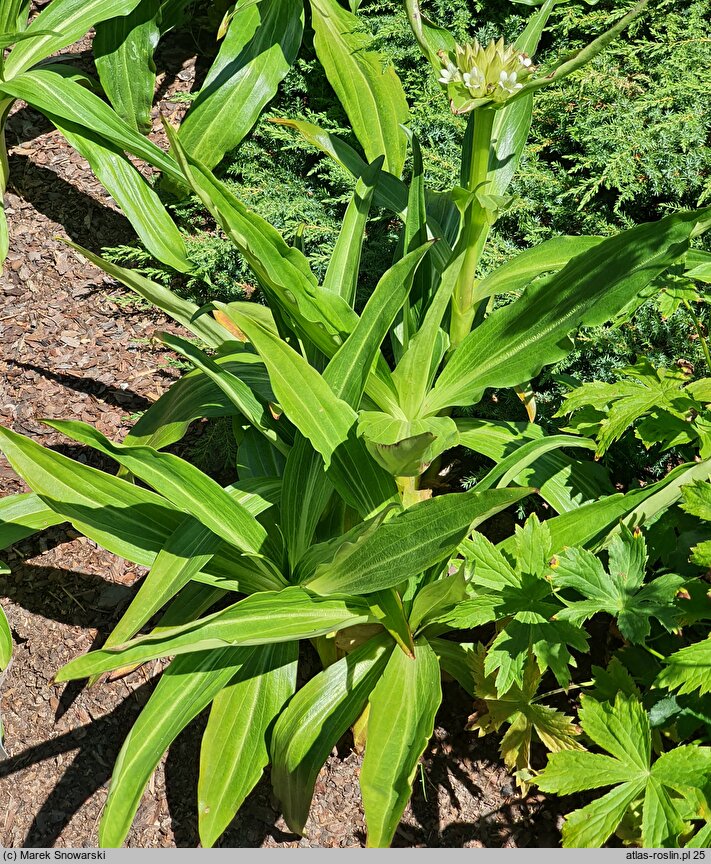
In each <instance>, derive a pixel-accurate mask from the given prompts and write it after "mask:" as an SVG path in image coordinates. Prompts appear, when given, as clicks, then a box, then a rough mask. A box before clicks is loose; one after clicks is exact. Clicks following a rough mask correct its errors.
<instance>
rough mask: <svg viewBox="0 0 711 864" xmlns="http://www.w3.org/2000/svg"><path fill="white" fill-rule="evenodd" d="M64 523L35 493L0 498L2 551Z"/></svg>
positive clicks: (0, 544) (0, 541)
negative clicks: (39, 532) (52, 526)
mask: <svg viewBox="0 0 711 864" xmlns="http://www.w3.org/2000/svg"><path fill="white" fill-rule="evenodd" d="M63 521H64V519H62V517H61V516H60V515H59V514H58V513H56V512H55V511H54V510H52V508H51V507H48V506H47V505H46V504H45V503H44V502H43V501H42V499H41V498H39V497H38V496H37V495H35V494H34V493H33V492H24V493H21V494H19V495H7V496H6V497H5V498H0V549H7V547H8V546H12V545H13V543H18V542H19V541H20V540H24V539H25V537H31V536H32V535H33V534H35V533H37V532H38V531H43V530H44V529H45V528H49V527H50V526H51V525H59V524H61V523H62V522H63Z"/></svg>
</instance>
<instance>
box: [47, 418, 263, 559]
mask: <svg viewBox="0 0 711 864" xmlns="http://www.w3.org/2000/svg"><path fill="white" fill-rule="evenodd" d="M47 424H48V425H49V426H51V427H52V428H53V429H57V431H59V432H62V433H63V434H65V435H67V436H68V437H69V438H72V439H74V440H75V441H80V442H81V443H82V444H87V445H88V446H89V447H94V448H95V449H96V450H99V451H100V452H101V453H105V454H106V455H107V456H110V457H111V458H112V459H115V460H116V461H117V462H118V463H119V464H120V465H123V467H124V468H127V469H128V470H129V471H130V472H131V473H132V474H134V475H135V476H136V477H140V478H141V479H142V480H143V481H144V482H146V483H148V484H149V485H151V486H153V488H154V489H156V491H158V492H160V493H161V494H162V495H164V496H165V497H166V498H167V499H168V500H169V501H171V503H173V504H174V505H175V506H176V507H179V508H181V509H183V510H185V512H189V513H190V514H191V515H192V516H194V517H195V518H196V519H197V520H199V521H200V522H202V523H203V525H205V526H206V527H208V528H210V530H211V531H214V533H215V534H216V535H217V536H218V537H221V538H222V539H223V540H224V541H225V542H226V543H230V544H232V545H233V546H235V547H236V548H237V549H239V550H240V551H243V552H248V553H250V554H252V555H261V554H262V551H261V550H262V549H263V547H264V545H265V542H266V532H265V530H264V528H262V526H261V525H260V524H259V523H258V522H257V521H256V520H255V519H254V517H253V516H252V515H251V514H250V513H249V512H248V511H247V510H246V509H245V508H244V507H242V505H241V504H239V503H238V502H237V501H236V500H235V499H234V498H232V497H231V496H230V495H229V494H228V493H227V492H226V491H225V490H224V489H223V488H222V487H221V486H220V485H219V484H218V483H216V482H215V481H214V480H212V479H211V478H210V477H208V476H207V474H203V472H202V471H200V469H199V468H196V467H195V466H194V465H191V464H190V463H189V462H186V461H185V460H184V459H181V458H180V457H178V456H173V455H172V454H171V453H162V452H160V451H158V450H153V449H152V448H150V447H139V446H130V447H127V446H126V445H124V444H114V443H113V442H111V441H109V439H108V438H106V437H105V436H104V435H102V434H101V433H100V432H98V431H97V430H96V429H94V427H93V426H89V424H88V423H81V422H79V421H73V420H51V421H47Z"/></svg>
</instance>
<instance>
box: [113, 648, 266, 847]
mask: <svg viewBox="0 0 711 864" xmlns="http://www.w3.org/2000/svg"><path fill="white" fill-rule="evenodd" d="M258 650H260V649H258V648H224V647H223V648H222V650H218V651H203V652H200V653H199V654H188V655H187V656H185V657H177V658H176V659H175V660H173V662H172V663H171V664H170V666H169V667H168V668H167V669H166V671H165V672H164V673H163V676H162V677H161V680H160V681H159V682H158V686H157V687H156V689H155V690H154V692H153V694H152V695H151V698H150V699H149V700H148V702H147V703H146V707H145V708H144V709H143V711H142V712H141V714H140V715H139V717H138V719H137V720H136V722H135V723H134V724H133V727H132V728H131V731H130V732H129V733H128V736H127V738H126V740H125V741H124V743H123V746H122V747H121V751H120V753H119V755H118V758H117V759H116V765H115V766H114V773H113V775H112V777H111V787H110V789H109V797H108V798H107V800H106V804H105V805H104V811H103V814H102V817H101V824H100V826H99V842H100V843H101V845H102V846H106V847H109V848H116V847H119V846H121V844H122V843H123V841H124V840H125V838H126V835H127V834H128V831H129V828H130V827H131V822H132V821H133V817H134V815H135V813H136V810H137V809H138V805H139V803H140V801H141V795H142V794H143V790H144V789H145V788H146V784H147V783H148V780H149V779H150V776H151V774H152V773H153V771H154V770H155V768H156V766H157V765H158V762H159V761H160V759H161V756H162V755H163V753H165V751H166V750H167V748H168V747H169V746H170V744H172V743H173V741H174V740H175V738H177V736H178V735H179V734H180V732H181V731H182V730H183V729H184V728H185V727H186V726H187V725H188V723H190V722H191V720H194V719H195V717H197V715H198V714H199V713H200V712H201V711H202V710H203V708H205V707H206V706H207V705H209V704H210V702H211V701H212V700H213V699H214V698H215V696H216V695H217V694H218V693H219V692H220V690H222V688H223V687H225V686H226V685H227V684H228V683H229V682H230V680H231V679H233V678H234V677H235V675H236V674H238V673H239V671H240V669H241V668H242V667H243V666H244V665H245V663H246V662H247V661H248V660H249V658H250V656H251V655H252V653H253V652H254V651H258Z"/></svg>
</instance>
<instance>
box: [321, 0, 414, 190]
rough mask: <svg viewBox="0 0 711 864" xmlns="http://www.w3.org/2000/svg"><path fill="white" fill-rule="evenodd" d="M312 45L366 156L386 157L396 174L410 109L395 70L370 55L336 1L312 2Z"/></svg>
mask: <svg viewBox="0 0 711 864" xmlns="http://www.w3.org/2000/svg"><path fill="white" fill-rule="evenodd" d="M310 2H311V21H312V26H313V28H314V33H315V37H314V47H315V48H316V54H317V55H318V59H319V60H320V62H321V65H322V66H323V68H324V71H325V72H326V76H327V78H328V80H329V83H330V84H331V86H332V87H333V89H334V90H335V92H336V95H337V96H338V99H339V101H340V102H341V104H342V105H343V108H344V109H345V112H346V114H347V115H348V119H349V120H350V124H351V126H352V127H353V131H354V132H355V135H356V137H357V138H358V140H359V141H360V143H361V145H362V147H363V150H364V151H365V155H366V158H367V159H368V161H370V162H372V161H373V159H376V158H377V157H378V156H385V170H386V171H389V172H390V173H391V174H394V175H395V176H396V177H399V176H400V173H401V172H402V167H403V165H404V164H405V156H406V155H407V140H406V138H405V133H404V132H403V130H402V129H401V127H400V124H402V123H407V121H408V119H409V111H408V107H407V101H406V99H405V93H404V91H403V89H402V84H401V83H400V81H399V79H398V77H397V75H396V74H395V71H394V69H393V68H392V67H389V66H388V67H386V66H385V64H384V61H383V58H382V57H381V56H380V55H378V54H376V53H374V52H372V51H369V50H368V48H369V47H370V42H371V40H370V38H369V37H368V36H367V35H366V34H365V33H364V32H363V25H362V22H360V21H359V19H358V18H357V17H356V16H355V15H353V14H351V13H349V12H347V11H346V10H345V9H343V7H342V6H340V5H339V3H338V2H337V0H310Z"/></svg>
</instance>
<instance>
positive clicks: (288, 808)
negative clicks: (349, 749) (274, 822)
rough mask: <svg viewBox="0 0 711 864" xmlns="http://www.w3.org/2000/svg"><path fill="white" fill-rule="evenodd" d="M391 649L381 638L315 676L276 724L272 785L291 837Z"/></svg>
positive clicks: (300, 826) (304, 817) (299, 829)
mask: <svg viewBox="0 0 711 864" xmlns="http://www.w3.org/2000/svg"><path fill="white" fill-rule="evenodd" d="M394 647H395V643H394V642H393V640H392V639H391V637H390V636H389V635H388V634H387V633H383V634H381V635H379V636H374V637H373V638H372V639H369V640H368V641H367V642H365V643H364V644H363V645H361V646H360V647H359V648H356V649H355V651H352V652H351V653H349V654H347V655H346V656H345V657H343V658H342V659H341V660H339V661H337V662H336V663H333V664H332V665H331V666H329V667H328V668H327V669H325V670H324V671H323V672H320V673H319V674H318V675H315V676H314V677H313V678H312V679H311V680H310V681H309V682H308V683H307V684H306V685H305V686H304V687H302V688H301V690H299V691H298V693H297V694H296V696H294V698H293V699H292V700H291V702H289V704H288V705H287V707H286V708H285V710H284V711H283V712H282V714H281V716H280V717H279V719H278V720H277V723H276V726H275V727H274V734H273V736H272V747H271V755H272V771H271V777H272V785H273V787H274V792H275V794H276V796H277V798H278V799H279V802H280V804H281V807H282V811H283V813H284V819H285V820H286V824H287V825H288V826H289V828H290V829H291V830H292V831H294V832H296V833H297V834H301V833H303V830H304V825H305V824H306V820H307V818H308V815H309V807H310V804H311V798H312V796H313V790H314V784H315V782H316V777H317V775H318V772H319V771H320V770H321V767H322V766H323V763H324V762H325V761H326V758H327V757H328V754H329V753H330V752H331V750H332V749H333V747H334V745H335V744H336V743H337V742H338V740H339V739H340V738H341V736H342V735H343V734H344V733H345V732H347V731H348V728H349V727H350V726H351V725H352V724H353V723H354V722H355V721H356V720H357V719H358V717H359V716H360V714H361V713H362V711H363V708H364V706H365V704H366V702H367V699H368V695H369V693H370V691H371V690H372V689H373V687H374V686H375V683H376V681H377V680H378V678H379V677H380V675H381V673H382V671H383V669H384V668H385V664H386V663H387V661H388V658H389V657H390V655H391V654H392V651H393V648H394ZM396 653H398V654H402V652H401V651H397V652H396ZM403 656H404V655H403Z"/></svg>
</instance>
